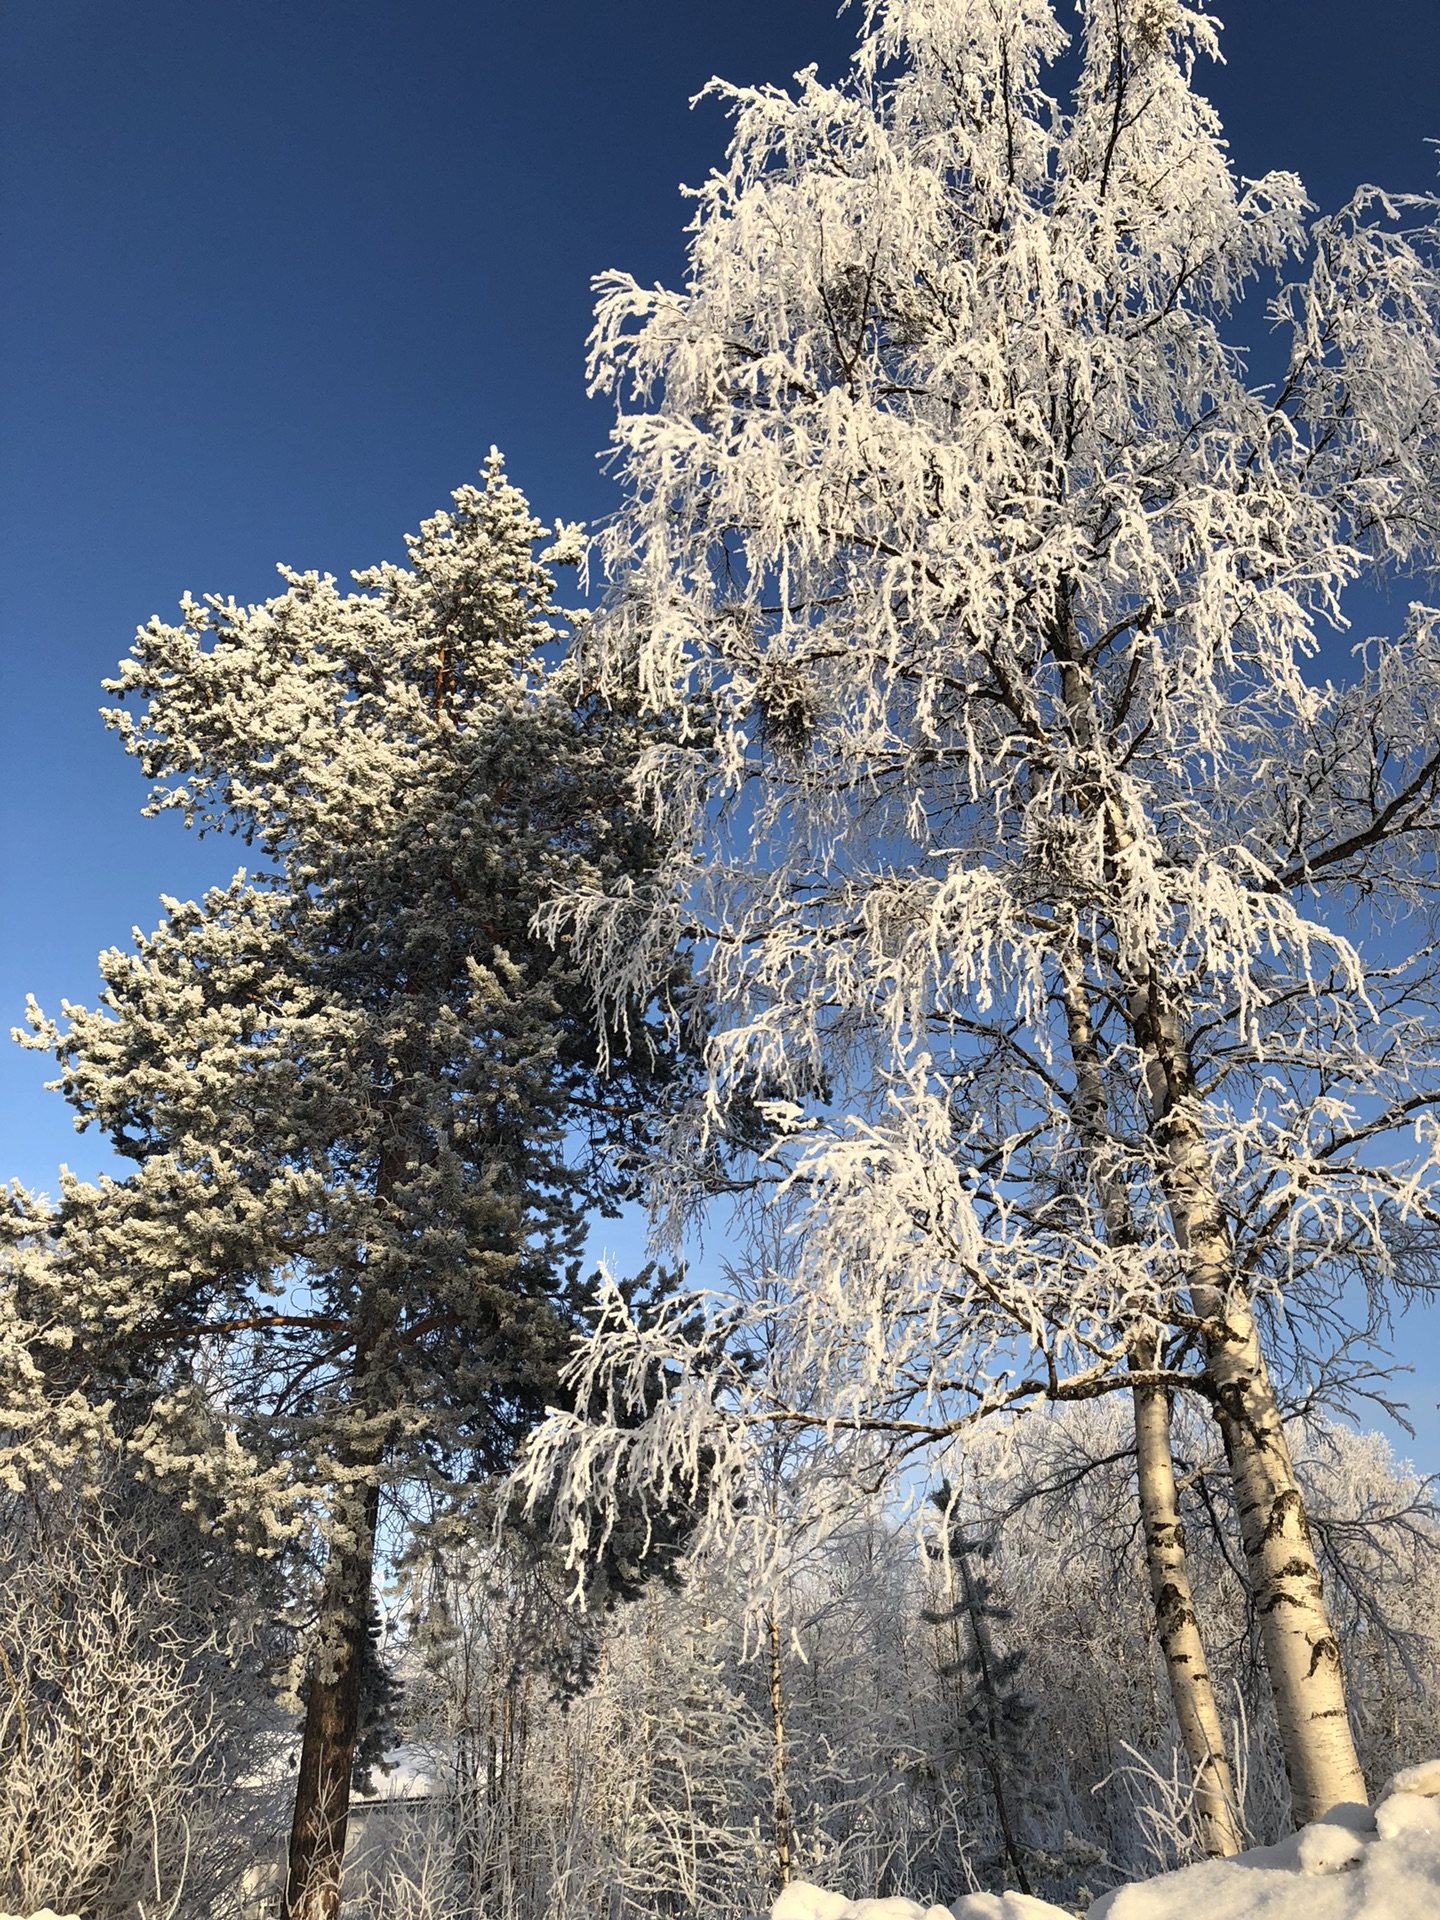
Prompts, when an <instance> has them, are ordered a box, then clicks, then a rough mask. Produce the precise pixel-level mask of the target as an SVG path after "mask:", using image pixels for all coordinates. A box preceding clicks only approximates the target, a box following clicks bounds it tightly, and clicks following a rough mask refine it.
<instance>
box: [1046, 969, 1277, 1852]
mask: <svg viewBox="0 0 1440 1920" xmlns="http://www.w3.org/2000/svg"><path fill="white" fill-rule="evenodd" d="M1061 999H1062V1001H1063V1003H1064V1007H1065V1017H1066V1027H1067V1031H1068V1036H1069V1042H1070V1056H1071V1063H1072V1066H1073V1068H1074V1073H1075V1097H1074V1113H1075V1121H1076V1127H1077V1130H1078V1132H1079V1134H1080V1138H1081V1141H1082V1143H1083V1145H1084V1147H1085V1151H1086V1154H1087V1157H1088V1159H1089V1161H1090V1165H1091V1171H1092V1174H1093V1176H1094V1179H1095V1183H1096V1187H1097V1190H1098V1192H1099V1196H1100V1206H1101V1213H1102V1216H1103V1219H1104V1223H1105V1235H1106V1238H1107V1240H1108V1241H1109V1242H1110V1244H1111V1245H1112V1246H1128V1245H1133V1243H1134V1239H1135V1228H1134V1218H1133V1215H1132V1213H1131V1209H1130V1197H1129V1195H1128V1193H1127V1192H1126V1190H1125V1184H1124V1181H1123V1180H1122V1179H1121V1177H1120V1174H1119V1172H1118V1171H1117V1169H1116V1167H1115V1165H1114V1144H1113V1141H1112V1140H1111V1138H1110V1133H1109V1128H1108V1125H1107V1122H1106V1112H1107V1106H1106V1099H1105V1083H1104V1077H1103V1074H1102V1070H1101V1065H1100V1055H1099V1048H1098V1046H1097V1044H1096V1039H1095V1030H1094V1023H1093V1020H1092V1017H1091V1012H1090V999H1089V994H1088V992H1087V990H1086V987H1085V980H1084V972H1083V968H1082V967H1081V965H1080V963H1079V960H1078V957H1077V956H1075V955H1069V956H1066V957H1065V958H1063V959H1062V962H1061ZM1158 1359H1159V1343H1158V1341H1156V1340H1155V1339H1154V1338H1153V1337H1147V1338H1145V1339H1141V1340H1138V1341H1136V1342H1135V1344H1133V1345H1132V1347H1131V1350H1130V1365H1131V1367H1132V1368H1133V1369H1134V1370H1135V1371H1136V1372H1140V1373H1146V1372H1150V1371H1152V1370H1153V1369H1154V1368H1155V1366H1156V1364H1157V1362H1158ZM1131 1400H1132V1404H1133V1407H1134V1414H1135V1477H1136V1487H1137V1491H1138V1495H1139V1503H1140V1520H1141V1528H1142V1532H1143V1536H1144V1541H1145V1569H1146V1573H1147V1575H1148V1577H1149V1582H1150V1598H1151V1602H1152V1604H1153V1607H1154V1612H1155V1633H1156V1637H1157V1638H1158V1640H1159V1642H1160V1648H1161V1651H1162V1653H1163V1654H1164V1656H1165V1674H1166V1678H1167V1680H1168V1682H1169V1686H1170V1700H1171V1704H1172V1706H1173V1707H1174V1710H1175V1719H1176V1723H1177V1725H1178V1726H1179V1729H1180V1740H1181V1744H1182V1746H1183V1747H1184V1749H1185V1758H1186V1761H1187V1762H1188V1763H1189V1767H1190V1777H1191V1780H1192V1782H1193V1784H1194V1795H1195V1821H1196V1826H1197V1828H1198V1830H1199V1836H1200V1844H1201V1846H1202V1847H1203V1848H1204V1850H1205V1852H1206V1853H1207V1854H1208V1855H1210V1856H1211V1857H1212V1858H1218V1859H1225V1858H1228V1857H1229V1856H1230V1855H1231V1854H1235V1853H1238V1852H1239V1851H1240V1849H1241V1848H1242V1847H1243V1846H1244V1844H1245V1840H1244V1835H1243V1834H1242V1832H1241V1828H1240V1819H1239V1808H1238V1805H1237V1802H1236V1798H1235V1784H1234V1781H1233V1779H1232V1777H1231V1772H1230V1762H1229V1759H1228V1758H1227V1756H1226V1752H1225V1735H1224V1729H1223V1728H1222V1726H1221V1723H1220V1710H1219V1707H1218V1705H1217V1703H1216V1700H1215V1689H1214V1687H1213V1685H1212V1684H1211V1680H1210V1671H1209V1667H1208V1664H1207V1662H1206V1659H1205V1643H1204V1640H1203V1638H1202V1636H1201V1632H1200V1618H1199V1615H1198V1614H1197V1612H1196V1610H1195V1599H1194V1593H1193V1590H1192V1588H1191V1585H1190V1570H1189V1556H1188V1552H1187V1549H1186V1544H1185V1530H1184V1528H1183V1527H1182V1526H1181V1524H1180V1509H1179V1500H1178V1496H1177V1494H1176V1489H1175V1462H1174V1456H1173V1454H1172V1452H1171V1447H1170V1398H1169V1395H1168V1393H1167V1392H1166V1391H1165V1390H1164V1388H1161V1387H1156V1386H1136V1387H1135V1388H1133V1389H1132V1393H1131Z"/></svg>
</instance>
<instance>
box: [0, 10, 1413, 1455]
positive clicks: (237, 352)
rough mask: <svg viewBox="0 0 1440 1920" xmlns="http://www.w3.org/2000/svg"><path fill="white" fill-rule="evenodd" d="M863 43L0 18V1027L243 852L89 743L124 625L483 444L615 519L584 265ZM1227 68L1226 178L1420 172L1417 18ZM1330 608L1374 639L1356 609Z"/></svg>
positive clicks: (629, 1233) (269, 582)
mask: <svg viewBox="0 0 1440 1920" xmlns="http://www.w3.org/2000/svg"><path fill="white" fill-rule="evenodd" d="M854 31H855V18H854V15H853V12H846V13H842V14H840V15H839V16H838V17H837V16H836V14H835V13H834V12H833V10H832V8H831V6H830V5H829V0H786V3H785V4H765V5H761V4H759V3H758V0H735V4H729V5H726V6H725V7H724V8H720V7H710V6H705V5H694V6H684V7H676V6H673V5H663V4H660V0H613V3H612V4H607V5H606V6H604V7H603V8H599V7H595V6H591V5H582V4H571V3H570V0H562V3H561V4H550V5H542V6H536V7H533V8H527V9H523V10H519V9H513V8H510V7H503V6H500V5H496V4H485V3H483V0H470V3H469V4H464V3H463V0H462V3H460V4H448V3H446V4H435V5H430V6H427V7H425V8H424V9H415V8H401V7H398V6H395V5H392V4H386V3H385V0H381V3H379V4H374V3H372V0H345V3H344V4H321V0H305V3H304V4H300V5H289V4H287V5H284V6H282V5H280V4H278V3H276V4H271V3H269V0H250V3H249V4H246V5H243V6H240V7H235V8H226V9H221V8H218V7H206V6H194V5H187V4H183V3H182V0H169V3H168V4H159V3H157V0H146V3H144V4H140V5H137V6H133V7H128V8H126V9H124V10H123V11H120V10H116V9H113V8H110V7H107V6H103V5H100V4H98V0H59V4H46V5H43V6H42V5H39V4H34V3H32V0H5V4H4V5H3V6H0V37H3V46H0V181H3V187H0V255H3V258H4V260H5V262H6V271H5V274H4V278H3V284H0V337H3V338H4V340H5V342H6V350H5V356H4V370H3V376H0V409H3V411H0V579H3V583H4V586H3V597H0V672H3V676H4V679H3V685H4V690H5V698H4V700H3V702H0V821H3V828H4V844H5V847H6V850H7V851H6V858H5V860H4V862H3V874H0V924H3V925H4V927H5V928H6V938H5V941H4V943H3V950H0V1004H3V1008H4V1009H5V1010H7V1017H6V1021H5V1023H4V1024H5V1025H7V1026H8V1025H9V1024H10V1023H11V1021H13V1020H14V1019H17V1018H18V1017H19V1016H20V1013H21V1011H22V1009H23V1002H24V996H25V994H26V993H27V992H33V993H35V994H36V995H37V997H38V998H39V999H40V1000H41V1001H42V1003H43V1004H45V1005H47V1006H56V1005H58V1003H59V1001H60V999H61V998H62V997H68V998H70V999H74V1000H81V1001H88V1000H90V999H91V998H93V993H94V986H95V955H96V954H97V953H98V952H99V950H100V949H101V948H103V947H105V946H107V945H110V944H111V943H113V942H116V941H123V940H124V939H125V937H126V935H127V933H128V930H129V928H130V927H131V926H132V925H133V924H136V923H143V924H149V923H150V922H151V921H152V920H153V917H154V909H155V903H156V899H157V896H158V895H159V894H160V893H161V892H162V891H164V892H169V893H176V894H179V895H181V896H182V897H184V896H187V895H190V894H195V893H197V892H198V891H199V890H200V889H202V888H203V887H204V886H206V885H210V884H214V883H215V882H217V881H224V880H226V879H228V878H229V876H230V873H231V871H232V870H233V867H234V865H235V864H236V850H235V849H234V848H233V847H232V846H230V845H228V844H227V843H225V842H224V841H217V840H214V839H211V840H207V841H203V842H196V841H195V840H194V839H193V837H188V836H186V835H184V834H183V832H182V831H181V830H180V829H179V826H178V823H177V822H175V821H173V820H161V821H152V822H144V821H142V820H141V818H140V813H139V809H140V803H141V797H142V796H141V791H140V787H139V783H138V782H137V781H136V778H135V774H134V770H133V768H131V767H130V766H129V764H128V763H127V762H126V760H125V758H124V756H123V755H121V754H120V753H119V752H118V751H117V750H116V748H115V746H114V743H113V742H111V741H110V740H108V739H107V738H106V736H105V735H104V733H103V730H102V728H101V726H100V724H99V721H98V718H97V715H96V708H97V706H98V704H99V694H98V682H99V679H100V677H101V675H102V674H104V673H105V672H107V671H109V670H110V669H111V668H113V664H114V661H115V659H116V658H117V657H118V655H119V654H120V653H121V652H122V651H123V650H124V647H125V646H126V644H127V643H128V640H129V637H130V635H131V633H132V632H133V630H134V627H135V626H136V624H138V623H139V622H141V621H143V620H144V619H146V618H148V617H149V616H150V615H151V614H152V613H156V612H160V613H166V612H168V610H169V609H170V608H171V607H172V606H173V605H174V603H175V601H176V600H177V599H178V597H179V594H180V592H181V591H182V590H184V589H186V588H190V589H192V590H194V591H196V592H201V591H204V590H207V589H208V588H210V587H211V586H213V585H214V584H216V583H223V584H224V587H225V589H226V591H228V592H234V593H235V594H236V596H237V597H238V598H240V599H242V600H245V599H252V598H253V599H261V598H264V597H267V596H268V595H269V594H270V593H272V592H273V591H274V590H275V575H274V571H273V569H274V564H275V561H276V560H277V559H278V558H284V559H285V560H287V561H288V562H289V563H290V564H292V565H295V566H300V567H317V568H320V569H321V570H328V571H331V572H334V573H336V574H337V575H339V576H340V577H341V578H344V577H345V575H346V574H347V572H348V570H349V568H350V567H352V566H355V565H364V564H370V563H372V562H373V561H374V559H375V558H376V557H378V556H380V555H393V557H396V558H398V557H399V553H398V530H399V529H401V528H404V527H408V526H412V525H414V524H415V523H416V522H417V521H418V520H419V518H420V517H421V516H422V515H423V514H424V513H426V512H429V511H431V510H433V506H434V504H435V502H436V501H437V500H439V499H442V498H443V497H444V496H445V495H446V494H447V493H448V491H449V489H450V488H451V487H453V486H455V485H458V484H461V483H462V482H463V481H465V480H466V479H467V478H470V477H472V476H473V475H474V474H475V472H476V470H477V469H478V467H479V465H480V462H481V460H482V459H483V457H484V453H485V449H486V448H487V447H488V446H489V445H490V444H491V443H492V442H493V443H495V444H498V445H500V446H501V447H503V448H504V449H505V452H506V455H507V459H508V461H509V465H510V469H511V472H512V474H513V476H514V478H515V479H516V481H517V483H518V484H520V485H521V486H523V487H524V488H525V489H526V491H527V492H528V493H529V495H530V497H531V499H532V501H533V502H534V504H535V506H536V508H537V510H538V511H539V512H540V513H541V514H542V515H544V516H546V517H547V518H549V517H553V516H557V515H558V516H560V517H563V518H566V519H584V520H587V521H591V522H593V521H596V520H597V519H599V518H601V517H602V516H603V515H604V514H605V513H607V512H608V511H610V510H611V509H612V508H613V506H614V505H615V503H616V494H615V490H614V487H613V483H612V482H611V481H610V480H609V479H608V478H607V476H606V474H605V473H604V472H603V470H602V468H601V466H600V464H599V462H598V461H597V458H596V449H597V447H598V446H599V445H600V444H601V443H602V442H603V440H604V437H605V433H606V430H607V425H608V422H607V420H606V418H605V411H604V407H603V403H600V402H594V401H588V400H587V399H586V397H585V393H584V386H583V379H582V374H581V354H580V348H581V343H582V340H583V337H584V333H585V331H586V328H587V325H588V320H589V309H590V298H591V296H590V291H589V280H590V276H591V275H592V274H593V273H595V272H598V271H600V270H602V269H603V268H605V267H607V266H610V265H612V264H615V263H623V264H624V265H626V266H627V267H628V268H629V269H630V270H631V271H633V272H634V273H635V274H636V276H637V278H639V279H640V280H641V281H642V282H647V281H650V280H659V281H662V282H665V283H673V282H674V280H675V279H676V278H677V277H678V272H679V263H680V259H681V245H682V227H683V221H684V218H685V209H684V203H683V201H682V200H681V199H680V196H679V193H678V191H677V189H678V186H679V184H680V183H681V182H682V181H687V182H692V183H693V182H697V181H699V180H700V179H702V178H703V177H704V174H705V172H706V171H707V170H708V168H709V167H710V166H711V165H713V164H714V163H715V161H716V159H717V158H718V155H719V152H720V149H721V141H722V128H721V123H720V116H719V112H718V109H717V107H716V106H715V104H714V103H713V102H705V103H701V104H700V105H699V106H698V107H696V108H695V109H694V110H693V111H691V110H689V109H688V108H687V104H686V103H687V101H688V99H689V97H690V96H691V95H692V94H694V93H695V92H697V91H698V90H699V89H700V88H701V87H702V86H703V85H704V83H705V82H706V80H707V79H709V77H710V76H711V75H712V74H713V73H716V72H719V73H722V74H725V75H727V76H728V77H731V78H735V79H739V80H744V81H753V82H757V83H759V82H766V81H769V82H777V83H783V82H786V81H788V79H789V77H790V75H791V74H792V72H793V71H794V70H795V69H796V68H798V67H799V66H801V65H802V64H806V63H808V62H809V61H811V60H814V61H817V62H818V64H819V66H820V70H821V74H822V77H826V76H830V75H834V74H836V73H838V72H839V70H840V69H841V67H842V65H843V63H844V61H845V59H846V58H847V56H848V53H849V49H850V47H851V45H852V44H853V34H854ZM1224 48H1225V53H1226V59H1227V64H1226V65H1225V66H1222V67H1219V68H1215V69H1212V70H1211V71H1210V72H1209V73H1207V75H1206V76H1205V78H1204V82H1203V84H1204V86H1205V89H1206V91H1207V92H1208V93H1209V94H1210V95H1211V97H1212V98H1213V99H1214V100H1215V102H1216V105H1217V107H1218V108H1219V110H1220V113H1221V116H1222V118H1223V120H1224V122H1225V126H1226V130H1227V134H1228V136H1229V139H1230V142H1231V147H1232V151H1233V153H1234V155H1235V160H1236V164H1237V166H1238V167H1239V169H1240V170H1241V171H1242V172H1243V173H1246V174H1250V175H1257V174H1259V173H1262V172H1263V171H1265V170H1266V169H1267V168H1268V167H1271V166H1277V165H1286V166H1293V167H1295V168H1296V170H1297V171H1299V173H1300V174H1301V177H1302V178H1303V179H1304V181H1305V183H1306V185H1307V188H1308V189H1309V191H1310V193H1311V195H1312V197H1313V198H1314V199H1315V200H1316V201H1317V202H1318V203H1319V204H1320V205H1321V206H1322V207H1329V206H1332V205H1334V204H1337V203H1338V202H1339V201H1340V200H1341V199H1342V198H1343V197H1344V196H1345V194H1346V193H1348V191H1349V189H1350V187H1351V185H1353V183H1354V182H1355V181H1356V180H1359V179H1365V180H1373V181H1376V182H1377V183H1379V184H1381V185H1384V186H1386V187H1388V188H1392V189H1395V190H1412V191H1419V190H1424V189H1426V188H1428V187H1429V186H1430V185H1431V184H1432V182H1433V176H1434V163H1433V157H1432V154H1431V152H1430V151H1428V150H1427V146H1426V141H1427V138H1428V137H1429V136H1431V135H1432V134H1433V133H1434V131H1435V128H1434V124H1433V122H1434V110H1433V102H1434V99H1435V83H1436V80H1437V78H1440V17H1437V15H1436V14H1435V11H1434V9H1433V8H1432V7H1430V6H1428V5H1426V4H1423V3H1422V0H1377V4H1376V5H1374V6H1372V7H1369V8H1367V9H1365V10H1364V13H1363V16H1362V14H1361V12H1360V11H1359V10H1357V9H1355V8H1353V7H1351V6H1348V5H1346V4H1343V0H1308V3H1307V0H1267V4H1266V5H1265V6H1263V7H1245V8H1240V9H1235V10H1234V17H1233V18H1232V19H1231V20H1229V21H1228V22H1227V23H1226V29H1225V35H1224ZM1255 344H1256V348H1257V352H1258V353H1259V354H1260V355H1263V352H1264V332H1263V326H1262V324H1261V321H1260V317H1259V315H1258V314H1257V316H1256V327H1255ZM1352 613H1353V617H1354V619H1355V621H1356V623H1357V628H1358V630H1359V631H1361V632H1363V631H1368V630H1369V625H1367V620H1366V613H1367V606H1366V603H1365V601H1364V600H1363V599H1361V598H1360V597H1358V596H1357V601H1356V604H1355V605H1354V607H1353V609H1352ZM1392 614H1393V610H1392V609H1386V610H1384V611H1383V612H1382V611H1380V610H1378V609H1377V610H1375V611H1374V618H1373V620H1372V621H1371V622H1370V623H1369V624H1370V625H1373V626H1374V627H1376V628H1377V629H1380V628H1384V627H1388V626H1390V625H1392V624H1393V619H1392V617H1391V616H1392ZM46 1072H47V1069H46V1065H45V1062H44V1061H43V1059H40V1058H37V1057H36V1056H34V1055H23V1054H21V1053H19V1051H18V1049H8V1048H7V1049H6V1050H5V1052H4V1054H3V1055H0V1166H3V1168H4V1170H5V1172H6V1174H7V1175H9V1176H13V1177H17V1178H19V1179H21V1180H23V1181H25V1182H26V1183H27V1184H29V1185H31V1186H33V1187H37V1188H40V1189H47V1188H53V1184H54V1179H55V1171H56V1168H57V1167H58V1165H59V1164H60V1162H61V1161H65V1162H67V1163H68V1164H69V1165H71V1166H72V1167H74V1168H75V1170H76V1171H77V1172H78V1173H80V1174H81V1175H82V1176H84V1177H91V1176H93V1174H94V1173H96V1172H97V1171H99V1170H100V1168H101V1167H103V1166H105V1165H107V1164H108V1161H107V1156H106V1150H105V1147H104V1144H103V1142H101V1141H100V1140H98V1139H97V1138H96V1137H95V1136H93V1135H86V1136H83V1137H81V1138H79V1139H77V1138H76V1137H75V1135H74V1133H73V1131H72V1128H71V1116H70V1114H69V1113H68V1111H67V1110H66V1109H65V1107H64V1106H63V1103H61V1102H60V1101H59V1100H58V1099H56V1098H55V1097H54V1096H53V1095H51V1094H47V1093H46V1092H45V1091H44V1089H43V1081H44V1079H45V1077H46ZM638 1241H639V1227H638V1223H635V1224H634V1225H633V1226H627V1225H626V1224H625V1223H619V1224H618V1225H617V1224H616V1223H606V1225H605V1228H604V1231H603V1233H602V1234H601V1235H600V1236H599V1237H598V1239H597V1243H596V1244H597V1248H598V1247H600V1246H605V1247H609V1248H612V1249H614V1250H615V1252H616V1253H617V1255H618V1256H619V1258H620V1260H621V1262H622V1263H623V1264H633V1263H634V1259H635V1256H636V1252H637V1248H638ZM695 1252H696V1255H697V1258H698V1259H699V1260H700V1261H701V1262H703V1261H704V1258H705V1254H704V1248H703V1246H698V1247H697V1248H696V1249H695ZM1436 1320H1437V1314H1436V1311H1435V1310H1434V1309H1431V1310H1429V1311H1428V1312H1426V1311H1423V1310H1415V1311H1413V1312H1412V1314H1411V1315H1410V1317H1409V1318H1408V1319H1407V1320H1406V1321H1405V1323H1404V1325H1403V1327H1402V1328H1401V1331H1400V1336H1399V1341H1398V1348H1399V1350H1400V1353H1401V1357H1402V1359H1403V1360H1404V1361H1405V1362H1406V1363H1408V1364H1409V1365H1411V1366H1413V1367H1414V1369H1415V1372H1414V1375H1413V1377H1412V1378H1411V1379H1410V1380H1409V1381H1408V1382H1402V1383H1401V1384H1400V1386H1399V1389H1398V1390H1399V1393H1400V1396H1401V1397H1402V1398H1407V1399H1408V1400H1409V1401H1410V1403H1411V1419H1412V1421H1413V1423H1414V1425H1415V1428H1416V1434H1415V1438H1414V1440H1413V1441H1411V1440H1410V1439H1408V1438H1407V1437H1405V1436H1403V1435H1398V1434H1395V1435H1394V1437H1396V1438H1397V1439H1399V1440H1400V1442H1401V1448H1402V1451H1404V1452H1406V1453H1408V1454H1410V1455H1411V1457H1412V1458H1413V1459H1414V1461H1415V1464H1416V1465H1417V1467H1419V1468H1420V1469H1421V1470H1422V1471H1431V1470H1434V1469H1435V1468H1437V1467H1440V1411H1437V1404H1436V1403H1437V1400H1440V1326H1437V1325H1436V1324H1435V1323H1436ZM1391 1431H1392V1434H1394V1430H1393V1429H1392V1430H1391Z"/></svg>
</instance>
